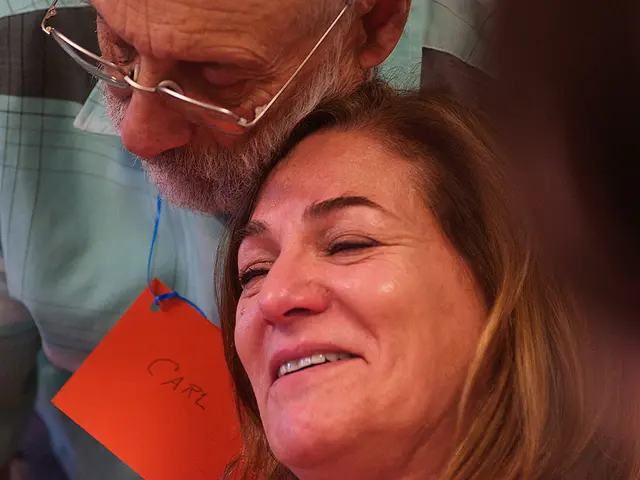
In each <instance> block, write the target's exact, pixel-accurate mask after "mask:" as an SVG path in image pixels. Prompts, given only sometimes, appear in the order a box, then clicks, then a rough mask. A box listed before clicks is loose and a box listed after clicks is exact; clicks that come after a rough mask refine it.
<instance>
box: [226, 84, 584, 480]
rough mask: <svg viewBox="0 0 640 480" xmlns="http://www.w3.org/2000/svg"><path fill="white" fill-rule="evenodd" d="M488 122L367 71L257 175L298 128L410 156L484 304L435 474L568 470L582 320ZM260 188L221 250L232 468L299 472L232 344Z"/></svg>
mask: <svg viewBox="0 0 640 480" xmlns="http://www.w3.org/2000/svg"><path fill="white" fill-rule="evenodd" d="M487 125H488V123H487V122H485V121H483V119H480V118H479V117H477V116H476V115H474V114H473V113H472V112H471V111H469V110H467V109H465V108H464V107H463V106H461V105H460V104H459V103H457V102H456V101H455V100H454V99H453V98H452V97H451V96H449V95H447V94H440V93H429V94H424V93H423V94H417V93H409V94H402V93H396V92H395V91H393V90H392V89H391V88H389V87H388V86H386V85H385V84H384V83H382V82H379V81H373V82H370V83H367V84H366V85H364V86H363V87H361V88H360V89H359V90H358V91H356V92H355V93H354V94H352V95H350V96H349V97H347V98H344V99H340V100H335V101H332V102H330V103H327V104H325V105H323V106H321V107H319V108H318V109H317V110H316V111H314V112H313V113H312V114H311V115H310V116H309V117H307V118H306V119H305V120H304V121H303V122H302V123H301V124H300V125H299V126H298V128H297V129H296V130H295V131H294V133H293V135H292V137H291V140H290V141H289V143H288V144H287V145H286V146H285V148H284V149H283V151H282V152H281V153H280V155H278V157H277V158H276V159H274V162H273V165H272V166H271V167H270V168H268V169H266V170H265V172H264V174H263V180H264V179H266V177H267V176H268V174H269V172H270V171H271V169H272V167H273V166H274V165H275V164H276V163H277V161H278V160H279V159H282V158H284V157H285V156H286V155H287V153H288V152H289V151H291V149H292V148H294V147H295V146H296V145H297V144H298V143H299V142H301V141H302V140H303V139H304V138H305V137H307V136H308V135H312V134H313V133H316V132H319V131H327V130H335V131H350V132H357V133H362V134H364V135H367V136H368V137H370V138H371V139H372V141H377V142H379V143H380V144H381V145H382V146H383V147H384V148H386V149H387V150H388V151H389V152H390V153H391V154H392V155H393V157H394V158H398V161H406V162H409V163H410V164H411V165H412V166H413V167H414V172H415V182H416V183H417V185H418V186H419V187H420V190H421V191H422V192H424V199H425V207H426V208H429V209H430V210H431V211H432V212H433V214H434V216H435V217H436V219H437V221H438V223H439V226H440V228H441V229H442V231H443V232H444V234H445V235H446V237H447V238H448V239H449V241H450V242H451V243H452V245H453V246H454V247H455V249H456V251H457V252H458V254H459V255H460V256H461V257H462V258H463V260H464V261H465V262H466V264H467V266H468V267H469V269H470V271H471V272H472V273H473V275H474V277H475V279H476V281H477V282H478V285H479V286H480V287H481V290H482V292H483V294H484V297H485V300H486V303H487V305H488V307H489V315H488V317H487V319H486V324H485V327H484V331H483V332H482V335H481V338H480V341H479V343H478V346H477V352H476V356H475V359H474V361H473V362H472V364H471V365H470V367H469V373H468V378H467V381H466V384H465V386H464V389H463V393H462V398H461V400H460V406H459V422H458V423H459V426H458V431H457V432H456V435H457V437H456V438H457V443H456V448H455V451H453V452H451V458H450V460H449V463H448V467H447V468H446V471H445V472H443V473H442V475H441V477H440V478H442V479H451V480H453V479H455V480H463V479H491V480H493V479H500V480H509V479H522V478H532V479H533V478H543V479H550V478H568V477H567V475H568V474H569V470H570V468H571V467H572V465H574V464H575V461H576V459H577V458H578V453H579V452H580V451H582V450H583V449H584V447H586V446H587V443H589V440H590V438H591V437H590V435H589V432H587V431H584V429H574V428H572V427H573V426H574V425H578V426H583V427H584V426H585V424H584V422H579V421H577V420H578V419H579V417H580V416H581V414H582V403H583V402H582V399H581V397H580V392H581V391H582V389H581V385H580V379H581V378H582V377H581V375H580V372H579V368H578V365H579V361H578V354H577V348H576V339H577V335H578V334H577V328H578V327H577V325H575V324H574V317H573V316H572V315H570V314H569V310H568V308H567V304H566V302H565V300H564V299H563V297H562V295H561V293H560V292H559V291H558V290H557V288H556V287H555V286H554V285H555V284H554V283H553V282H552V279H551V278H550V277H549V276H547V275H545V274H544V273H543V272H542V270H541V269H540V267H539V262H538V260H537V258H536V256H535V255H533V254H532V251H531V249H530V248H529V241H528V239H527V238H526V237H525V235H523V233H522V231H523V230H522V229H520V228H519V227H518V226H517V222H515V220H514V215H513V213H512V212H511V209H510V205H511V200H510V198H509V195H508V193H507V191H508V190H507V189H506V188H505V187H506V183H505V179H504V178H503V174H502V172H503V168H502V165H501V163H500V160H499V159H498V157H497V155H496V152H497V147H496V145H495V143H494V140H493V139H494V138H495V135H494V134H493V132H491V131H490V130H489V129H488V128H487ZM259 192H260V184H257V185H256V187H255V188H254V189H253V191H252V192H251V194H250V195H249V197H248V198H247V200H246V202H244V203H243V204H242V205H241V206H240V208H239V210H238V211H237V212H235V214H234V216H233V217H232V220H231V222H230V226H229V231H228V234H227V237H226V239H225V241H224V242H223V245H222V248H221V250H220V252H219V257H218V270H217V271H218V272H221V273H222V275H221V277H220V278H219V279H218V283H217V295H218V302H219V312H220V319H221V324H222V331H223V336H224V343H225V354H226V360H227V363H228V366H229V369H230V371H231V375H232V378H233V382H234V387H235V391H236V396H237V406H238V411H239V415H240V418H241V425H242V433H243V435H244V440H245V447H244V452H243V455H242V457H241V458H239V459H238V460H237V461H236V462H235V463H234V464H233V465H232V466H230V472H231V471H235V473H240V476H241V477H242V478H260V479H262V478H264V479H288V478H295V476H294V475H293V474H292V473H291V472H289V471H288V470H287V468H286V467H285V466H284V465H282V464H280V463H279V462H278V461H277V459H276V458H275V457H274V456H273V454H272V453H271V451H270V449H269V445H268V443H267V439H266V436H265V432H264V429H263V426H262V423H261V420H260V414H259V411H258V407H257V403H256V399H255V397H254V394H253V390H252V388H251V384H250V382H249V378H248V376H247V374H246V372H245V370H244V368H243V366H242V363H241V362H240V359H239V357H238V353H237V351H236V348H235V343H234V328H235V316H236V307H237V304H238V300H239V298H240V295H241V286H240V283H239V280H238V270H237V253H238V247H239V241H240V236H239V233H240V232H241V231H242V229H243V227H244V226H245V225H246V224H247V222H248V221H249V220H250V217H251V215H252V212H253V210H254V207H255V204H256V200H257V198H258V195H259ZM574 418H575V419H576V422H575V423H574V422H572V421H571V420H572V419H574ZM229 475H231V474H229ZM584 478H586V477H584Z"/></svg>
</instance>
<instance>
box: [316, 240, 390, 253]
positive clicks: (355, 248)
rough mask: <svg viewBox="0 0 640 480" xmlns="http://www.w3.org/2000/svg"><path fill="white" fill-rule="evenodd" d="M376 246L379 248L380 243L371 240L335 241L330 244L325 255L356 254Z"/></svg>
mask: <svg viewBox="0 0 640 480" xmlns="http://www.w3.org/2000/svg"><path fill="white" fill-rule="evenodd" d="M377 246H380V242H377V241H376V240H373V239H351V240H337V241H334V242H331V244H330V245H329V248H328V249H327V255H329V256H331V255H338V254H341V253H356V252H359V251H362V250H366V249H369V248H373V247H377Z"/></svg>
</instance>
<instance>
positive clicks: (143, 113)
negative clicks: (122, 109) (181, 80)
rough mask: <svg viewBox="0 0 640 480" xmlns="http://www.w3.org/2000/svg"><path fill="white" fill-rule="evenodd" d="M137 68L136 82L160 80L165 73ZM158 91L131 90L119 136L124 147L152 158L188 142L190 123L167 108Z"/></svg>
mask: <svg viewBox="0 0 640 480" xmlns="http://www.w3.org/2000/svg"><path fill="white" fill-rule="evenodd" d="M147 72H148V73H147V74H145V70H143V69H142V70H141V73H140V76H139V78H138V79H137V81H138V82H139V83H140V84H141V85H145V86H152V85H157V84H158V82H160V81H162V80H164V78H160V77H162V76H164V75H165V74H164V73H163V72H162V73H160V74H154V72H153V70H152V69H147ZM161 95H163V94H162V93H148V92H141V91H138V90H133V93H132V95H131V100H130V102H129V105H128V106H127V111H126V113H125V116H124V120H123V122H122V124H121V126H120V135H121V137H122V143H123V144H124V146H125V148H126V149H127V150H129V151H130V152H131V153H133V154H134V155H137V156H139V157H141V158H152V157H155V156H157V155H158V154H160V153H162V152H166V151H168V150H171V149H174V148H178V147H182V146H184V145H186V144H188V143H189V142H190V141H191V137H192V135H193V130H192V129H193V125H192V124H191V123H189V122H188V121H187V120H186V119H185V118H184V116H182V115H181V114H180V113H179V112H177V111H175V110H173V109H171V108H169V107H168V106H167V104H166V103H165V102H164V101H163V99H162V98H161V97H160V96H161Z"/></svg>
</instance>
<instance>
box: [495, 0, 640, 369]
mask: <svg viewBox="0 0 640 480" xmlns="http://www.w3.org/2000/svg"><path fill="white" fill-rule="evenodd" d="M497 1H498V4H497V10H496V17H497V25H498V27H497V30H496V31H495V32H493V33H494V37H493V38H492V42H491V45H490V48H489V53H490V55H488V57H487V60H488V64H487V66H488V68H489V69H490V70H491V71H493V72H495V74H496V76H497V77H498V78H499V81H498V94H499V95H498V96H497V98H498V99H499V103H498V108H499V110H498V111H499V113H501V114H502V115H504V116H502V117H501V119H502V120H504V121H505V125H506V127H507V140H508V142H509V144H510V147H512V149H513V150H512V154H513V158H514V159H515V161H514V166H515V172H514V173H515V175H514V181H515V182H516V187H517V188H519V189H520V191H521V192H522V198H523V200H524V207H525V209H524V210H523V211H524V212H525V213H526V215H527V217H529V219H530V220H531V221H532V226H533V228H534V231H535V232H537V233H538V234H539V236H540V239H541V241H542V242H543V246H544V247H545V251H546V252H547V253H548V255H549V260H550V262H551V264H552V265H553V266H554V267H556V269H557V272H558V273H559V274H560V275H562V279H563V280H564V281H565V282H566V283H567V285H569V286H570V287H571V288H572V290H573V292H574V293H575V294H576V297H577V299H578V300H579V302H580V305H581V308H582V309H583V310H584V312H585V313H586V314H587V315H588V316H589V317H590V318H593V319H594V320H598V324H599V325H602V326H606V329H604V330H603V333H607V334H610V335H612V336H613V337H617V339H618V340H623V341H625V342H626V341H629V340H634V339H635V337H634V336H631V335H629V333H630V330H629V329H630V328H632V329H633V333H640V321H638V320H640V314H639V313H638V312H640V281H639V276H638V272H639V271H640V198H639V196H638V188H637V184H638V180H639V173H640V2H639V1H638V0H618V1H616V2H611V1H610V0H497ZM621 327H622V328H621ZM638 338H640V337H638ZM632 350H636V351H637V352H636V354H638V355H639V357H640V354H639V353H638V352H640V349H638V348H634V349H628V351H632ZM637 365H638V363H636V366H637Z"/></svg>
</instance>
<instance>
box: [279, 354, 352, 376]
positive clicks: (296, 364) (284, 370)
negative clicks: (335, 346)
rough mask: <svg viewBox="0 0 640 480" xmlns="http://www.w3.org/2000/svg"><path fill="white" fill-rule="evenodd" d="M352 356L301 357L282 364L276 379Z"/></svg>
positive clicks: (320, 355) (316, 355)
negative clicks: (312, 366)
mask: <svg viewBox="0 0 640 480" xmlns="http://www.w3.org/2000/svg"><path fill="white" fill-rule="evenodd" d="M351 357H352V355H349V354H348V353H317V354H314V355H311V356H309V357H302V358H299V359H298V360H291V361H290V362H286V363H283V364H282V365H280V368H279V369H278V378H280V377H282V376H284V375H287V374H289V373H293V372H296V371H298V370H302V369H303V368H307V367H310V366H311V365H320V364H321V363H325V362H337V361H338V360H343V359H345V358H351Z"/></svg>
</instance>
